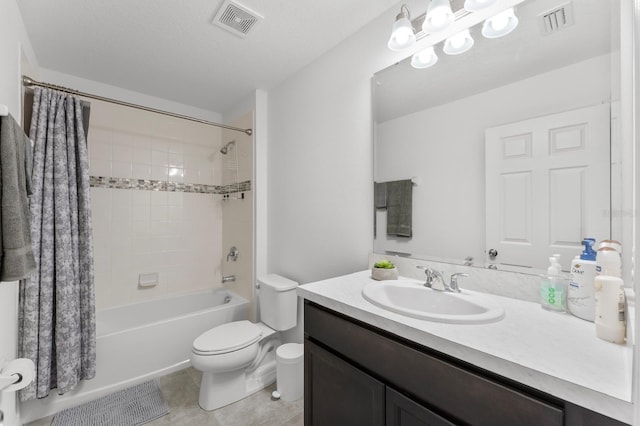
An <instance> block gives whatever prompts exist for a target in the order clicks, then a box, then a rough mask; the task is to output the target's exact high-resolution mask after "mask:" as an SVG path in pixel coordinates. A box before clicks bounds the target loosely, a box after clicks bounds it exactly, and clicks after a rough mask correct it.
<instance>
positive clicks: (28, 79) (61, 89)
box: [22, 75, 253, 136]
mask: <svg viewBox="0 0 640 426" xmlns="http://www.w3.org/2000/svg"><path fill="white" fill-rule="evenodd" d="M22 85H23V86H25V87H33V86H40V87H46V88H49V89H53V90H57V91H59V92H65V93H71V94H73V95H77V96H82V97H84V98H91V99H97V100H99V101H104V102H109V103H112V104H118V105H122V106H126V107H129V108H136V109H141V110H143V111H149V112H155V113H156V114H163V115H168V116H170V117H176V118H181V119H183V120H189V121H195V122H196V123H202V124H207V125H209V126H215V127H221V128H223V129H228V130H235V131H236V132H243V133H246V134H247V135H249V136H251V135H252V134H253V130H252V129H241V128H239V127H234V126H227V125H226V124H220V123H214V122H212V121H207V120H201V119H199V118H194V117H189V116H188V115H181V114H175V113H173V112H168V111H163V110H160V109H155V108H150V107H146V106H142V105H136V104H132V103H129V102H125V101H119V100H117V99H111V98H105V97H103V96H98V95H92V94H90V93H84V92H80V91H79V90H74V89H69V88H67V87H62V86H57V85H55V84H50V83H42V82H39V81H35V80H34V79H32V78H31V77H28V76H26V75H23V76H22Z"/></svg>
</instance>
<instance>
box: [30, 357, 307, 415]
mask: <svg viewBox="0 0 640 426" xmlns="http://www.w3.org/2000/svg"><path fill="white" fill-rule="evenodd" d="M160 388H161V389H162V393H163V395H164V397H165V399H166V400H167V402H168V403H169V410H170V411H169V414H167V415H166V416H163V417H161V418H159V419H157V420H155V421H153V422H151V423H147V425H150V426H167V425H171V426H201V425H202V426H205V425H206V426H300V425H303V424H304V419H303V412H302V410H303V399H302V398H301V399H299V400H298V401H293V402H286V401H282V400H279V401H274V400H272V399H271V392H272V391H273V390H275V384H274V385H271V386H269V387H268V388H266V389H264V390H262V391H259V392H256V393H254V394H253V395H251V396H249V397H247V398H245V399H243V400H241V401H238V402H236V403H234V404H231V405H228V406H226V407H222V408H220V409H218V410H214V411H204V410H203V409H201V408H200V407H199V406H198V392H199V388H200V372H199V371H198V370H195V369H193V368H188V369H186V370H181V371H178V372H176V373H173V374H171V375H169V376H165V377H162V378H161V379H160ZM52 419H53V416H51V417H46V418H44V419H40V420H37V421H35V422H31V423H29V424H28V426H45V425H49V424H50V423H51V420H52ZM87 426H90V425H87Z"/></svg>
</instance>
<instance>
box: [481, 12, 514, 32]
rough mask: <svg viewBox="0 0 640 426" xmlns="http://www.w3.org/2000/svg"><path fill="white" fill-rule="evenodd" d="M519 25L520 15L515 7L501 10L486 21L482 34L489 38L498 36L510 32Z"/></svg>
mask: <svg viewBox="0 0 640 426" xmlns="http://www.w3.org/2000/svg"><path fill="white" fill-rule="evenodd" d="M517 26H518V17H517V16H516V14H515V12H514V11H513V8H511V9H507V10H505V11H504V12H500V13H498V14H497V15H495V16H493V17H492V18H489V19H487V20H486V21H484V24H483V25H482V35H483V36H485V37H487V38H498V37H502V36H505V35H507V34H509V33H510V32H511V31H513V30H515V29H516V27H517Z"/></svg>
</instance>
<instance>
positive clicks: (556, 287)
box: [540, 254, 567, 312]
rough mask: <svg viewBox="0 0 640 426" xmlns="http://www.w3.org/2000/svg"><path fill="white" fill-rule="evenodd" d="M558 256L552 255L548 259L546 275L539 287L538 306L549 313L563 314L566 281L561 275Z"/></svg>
mask: <svg viewBox="0 0 640 426" xmlns="http://www.w3.org/2000/svg"><path fill="white" fill-rule="evenodd" d="M559 259H560V255H559V254H554V255H553V256H551V257H550V258H549V263H550V265H549V268H547V275H546V276H544V278H543V280H542V285H541V286H540V304H541V305H542V307H543V308H544V309H547V310H550V311H557V312H564V311H565V310H566V294H567V279H566V278H564V277H563V276H562V275H561V267H560V262H559Z"/></svg>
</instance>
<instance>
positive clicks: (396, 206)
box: [387, 179, 413, 237]
mask: <svg viewBox="0 0 640 426" xmlns="http://www.w3.org/2000/svg"><path fill="white" fill-rule="evenodd" d="M412 192H413V184H412V183H411V180H410V179H407V180H396V181H393V182H387V235H397V236H398V237H411V223H412V220H411V215H412V208H413V207H412Z"/></svg>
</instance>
